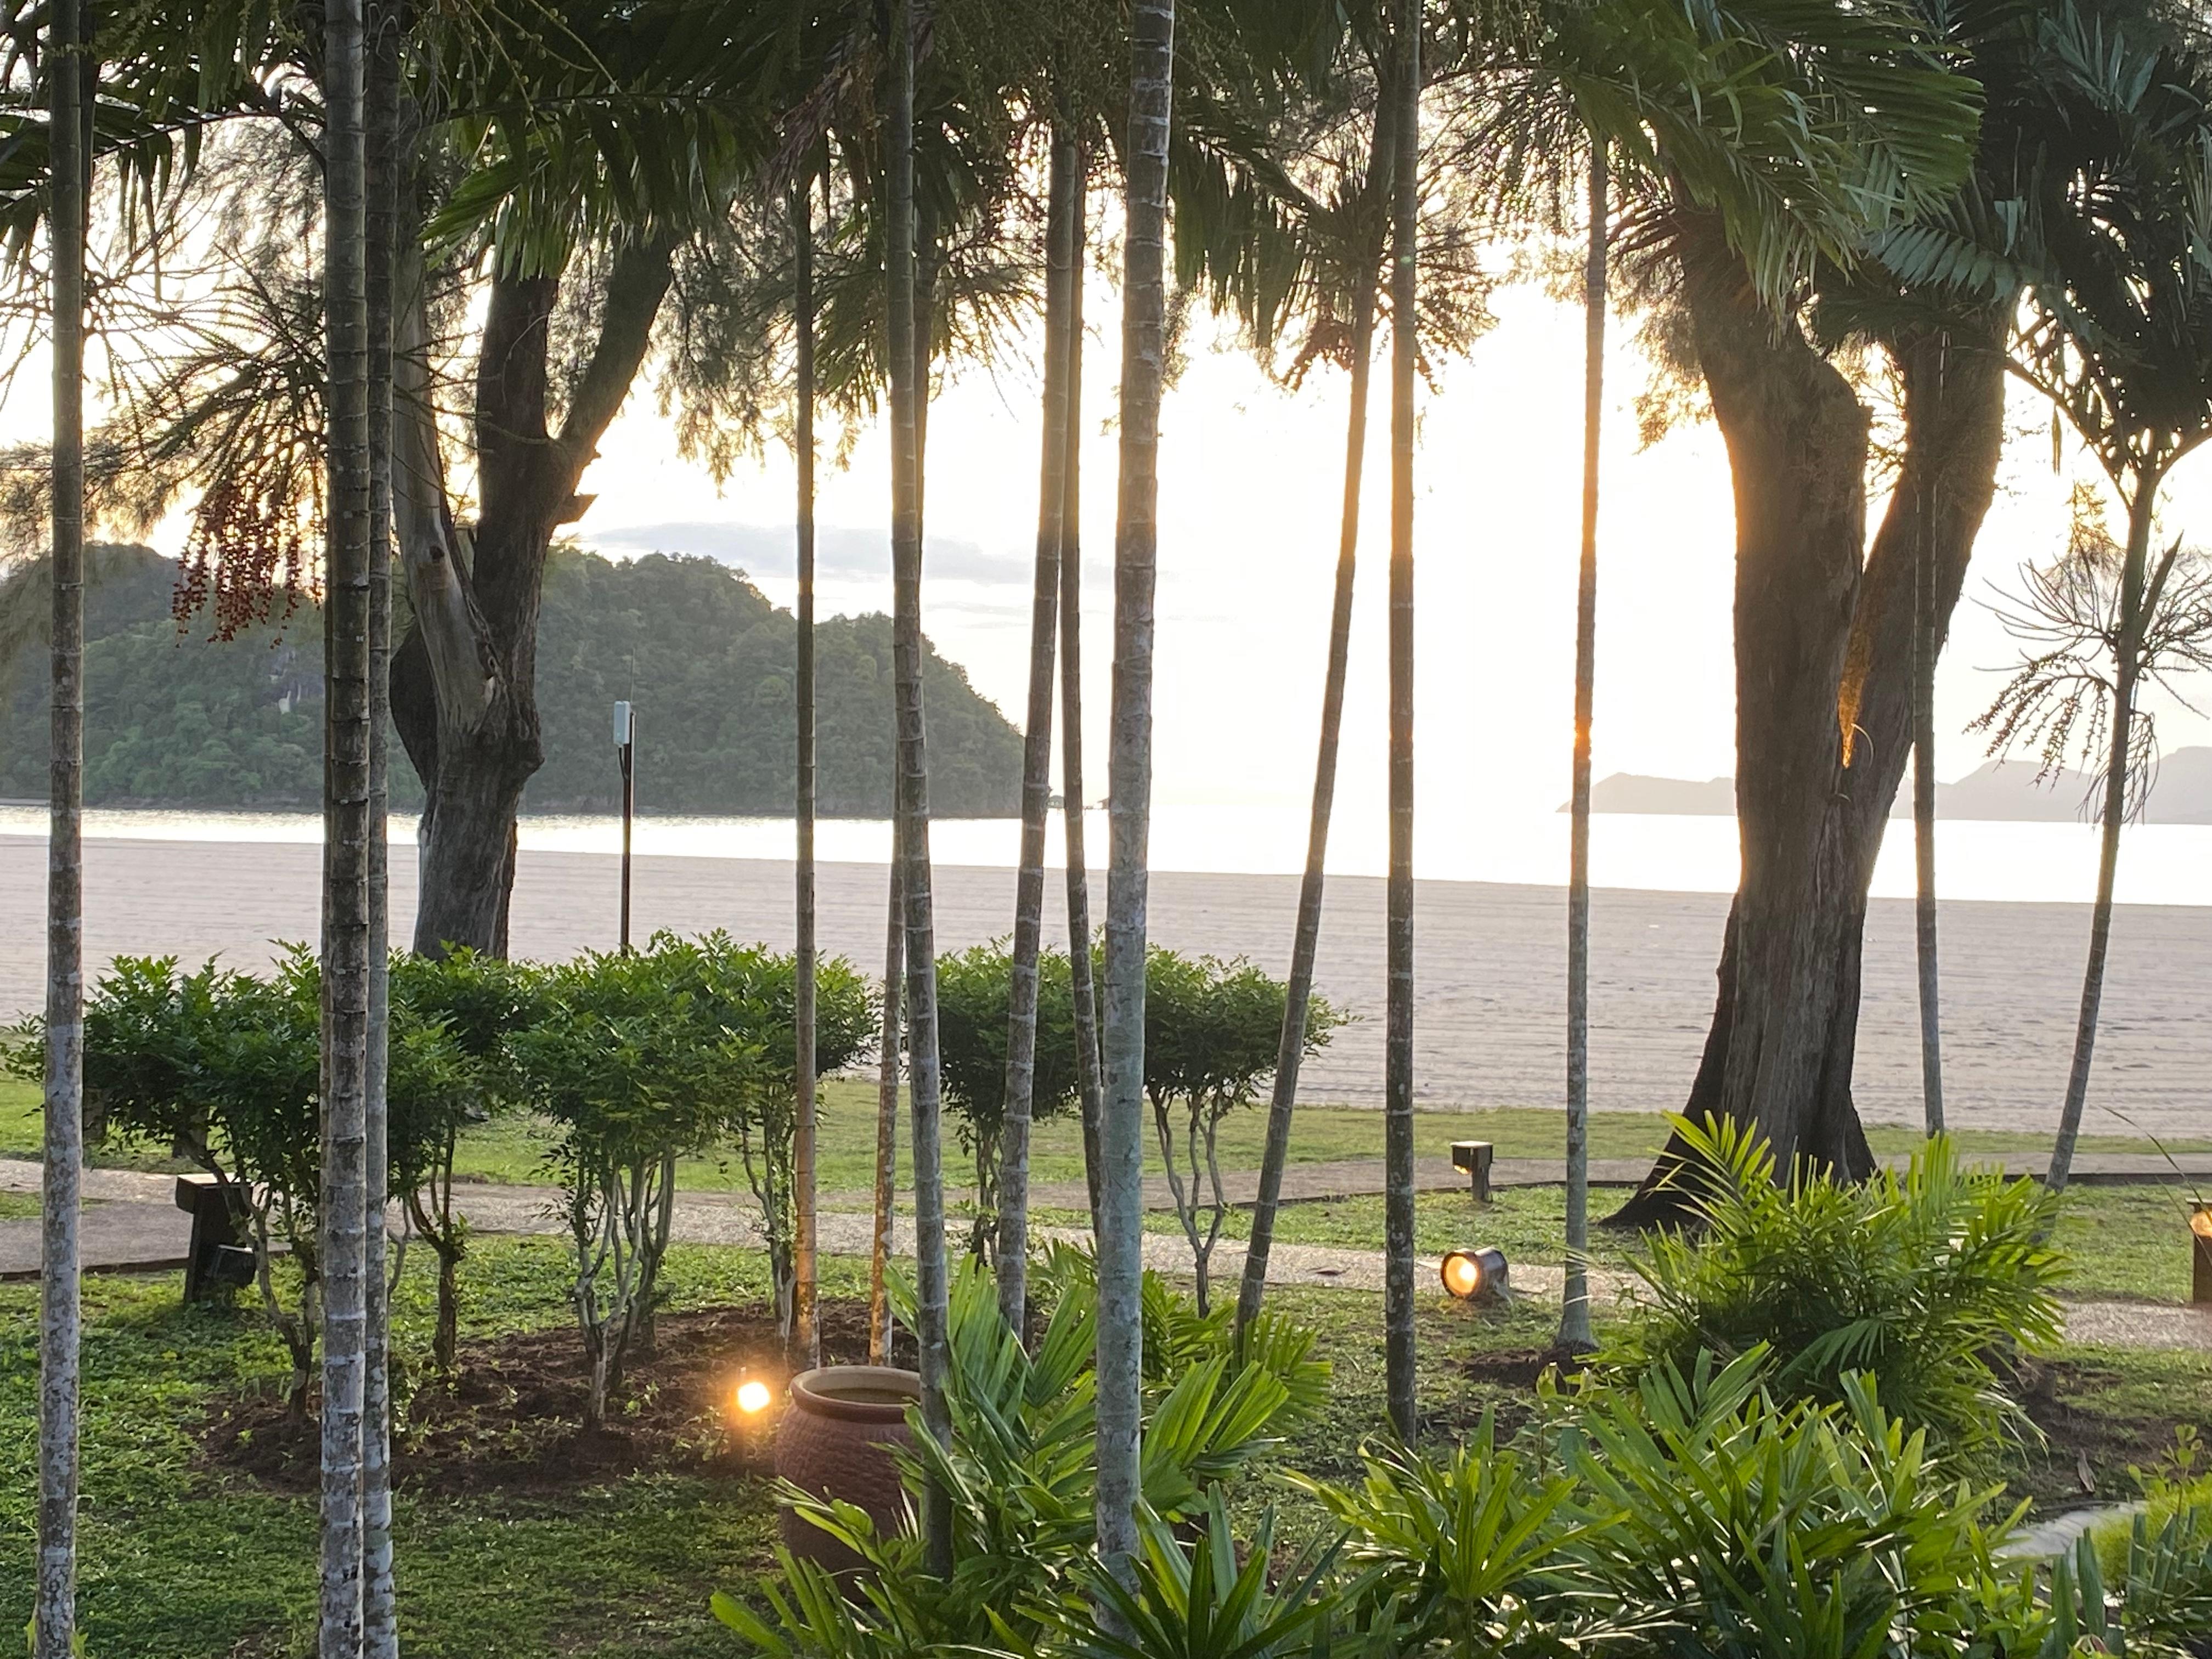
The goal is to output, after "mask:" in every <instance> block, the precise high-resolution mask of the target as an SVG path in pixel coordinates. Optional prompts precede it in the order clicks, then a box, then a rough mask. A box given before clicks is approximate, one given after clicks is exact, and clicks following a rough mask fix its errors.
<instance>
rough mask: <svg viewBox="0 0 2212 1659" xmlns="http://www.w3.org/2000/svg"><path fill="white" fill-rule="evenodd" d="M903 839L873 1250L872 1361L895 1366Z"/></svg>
mask: <svg viewBox="0 0 2212 1659" xmlns="http://www.w3.org/2000/svg"><path fill="white" fill-rule="evenodd" d="M899 865H900V857H899V851H898V837H897V831H896V829H893V831H892V838H891V879H890V909H889V920H888V921H886V923H885V925H884V1035H883V1046H882V1056H881V1058H880V1059H879V1060H878V1071H877V1077H876V1215H875V1223H876V1225H875V1231H874V1233H873V1234H872V1237H871V1242H870V1244H869V1249H868V1363H869V1364H871V1365H888V1364H890V1352H891V1304H890V1284H889V1274H890V1257H891V1226H892V1221H893V1216H892V1206H893V1204H894V1203H895V1202H896V1200H897V1197H898V1095H899V1000H900V999H899V980H900V978H901V977H902V975H903V974H904V973H905V969H906V907H905V906H904V905H902V903H901V902H899V889H900V883H899Z"/></svg>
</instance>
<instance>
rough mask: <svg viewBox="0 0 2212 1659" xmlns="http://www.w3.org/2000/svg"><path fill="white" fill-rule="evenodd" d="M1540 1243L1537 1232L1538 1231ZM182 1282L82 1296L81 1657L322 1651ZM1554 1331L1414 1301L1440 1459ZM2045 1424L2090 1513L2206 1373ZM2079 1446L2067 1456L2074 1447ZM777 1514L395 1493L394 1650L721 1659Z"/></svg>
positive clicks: (1511, 1392)
mask: <svg viewBox="0 0 2212 1659" xmlns="http://www.w3.org/2000/svg"><path fill="white" fill-rule="evenodd" d="M1532 1225H1536V1224H1535V1223H1534V1222H1532ZM825 1267H826V1269H827V1273H826V1285H825V1289H826V1290H827V1291H829V1293H831V1294H853V1293H856V1292H857V1291H859V1290H860V1268H859V1264H857V1263H854V1262H850V1261H842V1260H836V1259H833V1260H831V1261H829V1262H827V1263H826V1264H825ZM427 1268H428V1261H426V1260H425V1259H424V1257H423V1255H422V1253H417V1255H416V1257H415V1258H413V1259H412V1260H410V1263H409V1267H408V1272H407V1273H406V1275H405V1277H404V1279H403V1281H402V1284H401V1285H400V1288H399V1291H398V1296H397V1297H396V1298H395V1303H394V1314H395V1329H396V1335H397V1340H398V1343H399V1346H400V1349H401V1352H402V1353H403V1355H404V1357H406V1358H409V1359H410V1360H411V1361H412V1362H413V1363H414V1364H416V1365H417V1366H418V1367H419V1366H420V1364H421V1362H422V1358H423V1357H424V1353H425V1351H426V1348H427V1345H428V1324H429V1319H430V1313H431V1307H430V1285H429V1281H428V1273H427V1271H426V1270H427ZM664 1282H665V1285H666V1286H667V1288H668V1291H669V1293H670V1300H671V1306H673V1307H676V1308H679V1309H680V1308H686V1307H703V1306H709V1305H713V1304H717V1303H720V1302H726V1301H740V1300H750V1299H753V1298H757V1297H760V1296H761V1295H762V1294H763V1292H764V1291H765V1288H766V1283H765V1270H764V1266H763V1260H762V1258H761V1257H760V1255H758V1254H757V1253H756V1252H753V1251H750V1250H744V1249H732V1248H726V1247H707V1246H701V1247H682V1246H679V1247H678V1248H677V1249H675V1250H674V1251H673V1252H672V1253H671V1257H670V1260H669V1262H668V1265H667V1268H666V1271H665V1277H664ZM463 1284H464V1291H465V1299H464V1307H463V1310H462V1311H463V1331H464V1336H465V1340H470V1341H477V1340H484V1339H486V1338H488V1337H491V1336H494V1335H497V1334H501V1333H505V1332H511V1331H521V1330H532V1329H538V1328H545V1327H563V1326H565V1325H566V1324H567V1322H568V1318H569V1310H568V1305H567V1301H566V1291H567V1285H568V1278H567V1261H566V1257H565V1255H564V1252H563V1249H562V1246H561V1244H560V1243H557V1242H556V1241H553V1240H550V1239H528V1238H510V1237H484V1238H482V1239H480V1240H479V1241H478V1242H477V1248H476V1249H475V1251H474V1253H473V1254H472V1255H471V1259H470V1261H469V1263H468V1266H467V1268H466V1270H465V1276H464V1280H463ZM1273 1305H1274V1306H1276V1307H1278V1308H1279V1309H1281V1310H1284V1311H1285V1312H1288V1313H1290V1314H1291V1315H1292V1316H1295V1317H1297V1319H1299V1320H1301V1321H1303V1322H1306V1323H1308V1324H1310V1325H1311V1326H1313V1327H1315V1328H1316V1329H1317V1331H1318V1332H1319V1334H1320V1338H1321V1342H1320V1346H1321V1350H1322V1352H1324V1353H1325V1354H1326V1355H1327V1356H1328V1358H1329V1359H1330V1360H1331V1362H1332V1364H1333V1366H1334V1386H1333V1389H1332V1393H1331V1396H1330V1399H1329V1401H1328V1404H1327V1405H1326V1407H1324V1408H1323V1410H1322V1412H1321V1413H1320V1414H1319V1416H1318V1417H1317V1418H1316V1419H1315V1420H1314V1421H1312V1422H1311V1423H1310V1424H1309V1425H1306V1426H1305V1427H1304V1429H1303V1430H1302V1431H1300V1432H1299V1434H1298V1435H1297V1437H1296V1438H1295V1440H1294V1441H1293V1442H1292V1443H1290V1444H1288V1445H1287V1446H1286V1447H1285V1449H1284V1451H1283V1453H1282V1457H1283V1460H1284V1461H1285V1462H1286V1463H1288V1464H1290V1465H1291V1466H1294V1467H1296V1468H1300V1469H1303V1470H1305V1471H1307V1472H1310V1473H1312V1474H1317V1475H1321V1476H1324V1477H1328V1478H1337V1479H1347V1478H1351V1477H1353V1476H1355V1475H1356V1474H1357V1473H1358V1449H1359V1446H1360V1444H1361V1443H1362V1442H1363V1440H1364V1439H1366V1438H1368V1437H1372V1436H1374V1435H1376V1433H1377V1432H1378V1431H1379V1428H1380V1425H1381V1424H1382V1422H1383V1359H1382V1347H1381V1342H1380V1333H1381V1327H1382V1309H1381V1299H1380V1298H1379V1297H1374V1296H1370V1295H1366V1294H1363V1293H1359V1292H1354V1291H1328V1290H1322V1289H1305V1288H1285V1289H1283V1290H1280V1291H1277V1292H1276V1293H1275V1295H1274V1297H1273ZM86 1316H87V1330H86V1338H85V1347H84V1364H85V1378H86V1390H85V1401H84V1474H83V1492H84V1499H83V1510H82V1530H81V1561H82V1581H81V1582H82V1607H83V1620H84V1628H85V1631H86V1634H87V1637H88V1651H89V1652H90V1653H92V1654H94V1655H96V1656H97V1655H120V1654H130V1655H133V1656H145V1659H186V1656H192V1659H198V1656H205V1655H223V1656H231V1659H295V1656H305V1655H307V1654H308V1653H310V1652H311V1651H312V1648H313V1639H312V1638H313V1612H314V1593H315V1585H314V1538H315V1516H314V1504H313V1498H312V1497H311V1496H310V1495H308V1494H307V1493H306V1492H294V1491H288V1490H279V1489H276V1488H272V1487H268V1486H263V1485H261V1484H259V1483H258V1482H257V1481H256V1480H252V1479H251V1478H250V1477H248V1476H246V1475H245V1474H240V1473H238V1472H236V1471H234V1470H230V1469H228V1468H224V1467H222V1466H220V1465H216V1464H213V1463H211V1462H209V1461H208V1460H207V1459H206V1457H205V1456H204V1454H203V1452H202V1449H201V1446H200V1443H199V1439H198V1432H199V1430H200V1427H201V1425H202V1424H203V1422H204V1419H205V1418H206V1416H207V1414H208V1413H209V1412H210V1409H211V1407H213V1406H214V1405H215V1404H216V1402H218V1401H220V1400H222V1399H224V1398H235V1397H237V1396H238V1395H241V1394H245V1395H257V1394H260V1395H268V1394H273V1393H275V1392H276V1390H277V1389H279V1388H280V1386H281V1382H282V1378H283V1371H284V1362H283V1355H282V1352H281V1350H280V1348H279V1346H278V1345H277V1343H276V1341H275V1340H274V1339H273V1337H272V1336H271V1335H270V1333H269V1331H268V1329H267V1328H266V1326H265V1324H264V1322H263V1320H262V1318H261V1317H260V1316H259V1314H258V1311H253V1310H246V1311H241V1312H237V1313H225V1312H218V1311H212V1310H189V1311H188V1310H184V1309H183V1308H181V1307H180V1306H179V1278H178V1276H177V1275H176V1274H173V1273H166V1274H153V1275H147V1276H143V1277H125V1276H106V1275H102V1276H95V1277H94V1278H93V1279H89V1280H88V1282H87V1302H86ZM1554 1319H1555V1314H1554V1311H1553V1309H1551V1308H1550V1307H1549V1306H1548V1305H1547V1304H1543V1303H1541V1302H1537V1301H1530V1302H1528V1303H1526V1304H1522V1305H1520V1306H1518V1307H1516V1308H1514V1309H1511V1310H1503V1311H1501V1310H1488V1309H1481V1308H1475V1307H1470V1306H1467V1305H1463V1304H1454V1303H1449V1302H1446V1301H1445V1300H1444V1299H1443V1298H1442V1297H1422V1298H1421V1300H1420V1302H1419V1304H1418V1305H1417V1322H1418V1328H1419V1351H1420V1364H1421V1377H1420V1401H1421V1407H1422V1411H1423V1414H1424V1420H1425V1435H1426V1437H1428V1438H1430V1439H1431V1441H1433V1442H1448V1441H1449V1440H1452V1439H1455V1438H1458V1437H1462V1436H1464V1435H1465V1434H1466V1433H1468V1432H1469V1431H1471V1430H1472V1428H1473V1427H1474V1424H1475V1423H1476V1422H1477V1420H1478V1419H1480V1416H1481V1414H1482V1413H1484V1412H1486V1411H1491V1412H1495V1413H1497V1414H1498V1418H1499V1421H1500V1425H1501V1429H1502V1430H1510V1428H1511V1427H1512V1426H1513V1425H1515V1424H1516V1423H1517V1422H1518V1421H1520V1420H1522V1419H1524V1418H1525V1416H1526V1415H1527V1413H1528V1410H1529V1396H1528V1391H1527V1388H1526V1376H1527V1375H1528V1369H1529V1367H1530V1365H1531V1364H1533V1361H1534V1356H1535V1355H1536V1354H1537V1353H1539V1352H1541V1350H1542V1349H1543V1348H1544V1347H1545V1346H1547V1344H1548V1342H1549V1340H1550V1338H1551V1335H1552V1332H1553V1323H1554ZM36 1330H37V1293H36V1288H35V1286H31V1285H0V1631H13V1630H19V1629H21V1628H22V1627H23V1625H24V1623H25V1621H26V1620H27V1618H28V1615H29V1577H30V1575H29V1573H28V1571H27V1563H28V1562H29V1560H30V1553H31V1545H32V1537H33V1514H34V1510H33V1499H34V1478H35V1477H34V1466H33V1447H34V1446H35V1443H36V1436H35V1432H34V1428H35V1423H34V1419H35V1413H36V1400H37V1374H38V1366H37V1364H36V1340H37V1338H36ZM2042 1387H2043V1389H2044V1391H2045V1395H2046V1398H2045V1410H2044V1411H2042V1412H2041V1413H2039V1415H2042V1416H2045V1417H2048V1418H2050V1419H2051V1420H2054V1421H2063V1422H2065V1423H2068V1424H2070V1425H2074V1427H2075V1428H2076V1429H2079V1430H2081V1435H2080V1436H2078V1437H2076V1436H2071V1435H2069V1439H2068V1440H2067V1442H2066V1443H2064V1444H2063V1445H2058V1444H2055V1445H2054V1446H2053V1447H2052V1448H2050V1449H2029V1450H2026V1451H2023V1453H2022V1454H2021V1458H2020V1460H2019V1465H2018V1467H2017V1468H2016V1469H2015V1471H2013V1474H2014V1478H2015V1486H2016V1487H2017V1488H2018V1489H2019V1490H2020V1491H2021V1492H2023V1493H2027V1494H2032V1495H2033V1496H2035V1497H2036V1498H2039V1499H2040V1500H2042V1501H2044V1502H2045V1503H2058V1502H2064V1501H2069V1500H2070V1501H2080V1499H2079V1495H2078V1490H2077V1488H2078V1462H2077V1454H2078V1456H2079V1457H2082V1458H2086V1459H2087V1462H2089V1463H2090V1465H2091V1467H2092V1469H2093V1474H2094V1475H2095V1478H2096V1480H2098V1482H2099V1486H2100V1495H2111V1494H2112V1493H2114V1492H2118V1494H2120V1495H2123V1496H2124V1495H2127V1494H2128V1493H2129V1492H2131V1491H2132V1490H2133V1488H2132V1486H2131V1485H2130V1483H2129V1480H2128V1477H2127V1475H2126V1470H2127V1469H2128V1468H2130V1466H2135V1467H2142V1466H2146V1465H2148V1463H2150V1462H2154V1460H2155V1458H2156V1457H2157V1455H2158V1453H2159V1450H2160V1448H2161V1447H2162V1446H2166V1445H2170V1444H2171V1443H2172V1431H2173V1429H2174V1427H2175V1426H2176V1425H2180V1424H2189V1425H2196V1426H2197V1427H2198V1428H2199V1429H2200V1431H2203V1432H2205V1433H2207V1434H2208V1435H2212V1357H2207V1356H2203V1355H2192V1354H2171V1353H2134V1352H2112V1351H2086V1350H2083V1351H2074V1352H2069V1353H2067V1354H2064V1355H2062V1356H2060V1357H2059V1358H2058V1360H2057V1363H2054V1364H2052V1365H2051V1366H2050V1367H2048V1368H2047V1370H2046V1371H2045V1374H2044V1381H2043V1383H2042ZM2076 1438H2080V1439H2081V1440H2082V1441H2083V1443H2084V1446H2085V1447H2086V1449H2082V1448H2077V1447H2076V1446H2075V1439H2076ZM1236 1502H1237V1507H1238V1508H1239V1509H1240V1510H1242V1511H1243V1512H1244V1513H1246V1514H1247V1515H1249V1514H1250V1513H1251V1512H1253V1511H1255V1510H1257V1509H1259V1508H1261V1507H1263V1506H1267V1505H1271V1504H1272V1505H1274V1506H1276V1507H1278V1508H1279V1509H1280V1510H1282V1511H1283V1518H1284V1521H1285V1525H1286V1528H1287V1530H1288V1531H1289V1532H1290V1533H1291V1534H1293V1535H1295V1534H1297V1533H1298V1532H1301V1531H1306V1530H1310V1529H1312V1528H1315V1527H1316V1526H1318V1524H1319V1519H1318V1516H1317V1514H1316V1513H1315V1512H1313V1511H1312V1510H1311V1509H1310V1505H1309V1504H1307V1502H1306V1500H1304V1499H1303V1498H1298V1497H1297V1496H1296V1495H1295V1494H1291V1493H1288V1492H1285V1489H1283V1488H1282V1487H1281V1486H1279V1485H1278V1484H1277V1483H1274V1482H1273V1481H1270V1480H1250V1481H1248V1482H1246V1483H1245V1484H1244V1485H1243V1487H1242V1488H1241V1489H1240V1491H1239V1492H1238V1493H1237V1498H1236ZM772 1533H773V1510H772V1506H771V1500H770V1497H769V1491H768V1489H767V1487H766V1486H765V1484H764V1483H763V1482H762V1481H761V1480H757V1479H754V1478H750V1477H729V1476H714V1477H709V1476H707V1475H704V1474H701V1475H691V1474H684V1473H682V1472H681V1471H678V1472H676V1473H663V1474H639V1475H633V1476H630V1477H629V1478H625V1479H621V1480H611V1481H609V1482H607V1483H606V1484H604V1485H600V1486H586V1487H582V1488H572V1489H568V1490H562V1491H560V1492H556V1493H550V1494H546V1495H543V1496H540V1495H534V1494H532V1493H530V1492H517V1491H513V1490H508V1491H505V1492H482V1493H470V1494H467V1495H458V1496H435V1497H433V1496H425V1495H421V1494H417V1493H414V1492H406V1493H403V1494H402V1501H401V1504H400V1522H399V1531H398V1572H399V1577H400V1583H401V1586H402V1593H403V1641H404V1647H405V1649H406V1650H407V1651H408V1652H409V1653H410V1654H413V1655H416V1656H419V1659H541V1656H544V1655H548V1654H560V1655H563V1656H570V1655H575V1656H586V1659H706V1656H724V1655H726V1654H728V1653H729V1652H731V1651H732V1648H731V1645H730V1642H729V1640H728V1638H727V1636H726V1632H721V1631H720V1630H719V1628H718V1627H716V1626H714V1625H713V1624H712V1622H711V1620H709V1618H708V1613H707V1612H706V1605H705V1604H706V1598H707V1596H708V1594H709V1593H710V1592H711V1591H713V1590H714V1589H718V1588H727V1589H744V1588H745V1587H747V1586H748V1585H750V1583H752V1582H754V1580H755V1579H756V1577H757V1574H758V1573H759V1572H760V1571H763V1569H765V1568H766V1567H767V1565H769V1559H770V1555H769V1552H770V1547H771V1542H772Z"/></svg>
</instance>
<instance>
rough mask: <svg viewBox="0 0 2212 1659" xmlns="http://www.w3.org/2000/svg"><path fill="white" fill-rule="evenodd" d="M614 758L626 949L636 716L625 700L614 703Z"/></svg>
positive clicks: (625, 944) (625, 948)
mask: <svg viewBox="0 0 2212 1659" xmlns="http://www.w3.org/2000/svg"><path fill="white" fill-rule="evenodd" d="M615 759H616V761H617V763H619V764H620V765H621V767H622V814H623V850H622V948H623V953H624V954H625V955H627V954H628V953H629V829H630V819H631V817H632V816H633V814H634V812H635V809H636V806H637V717H636V716H635V715H634V714H631V712H630V707H629V703H627V702H618V703H617V704H616V705H615Z"/></svg>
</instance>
